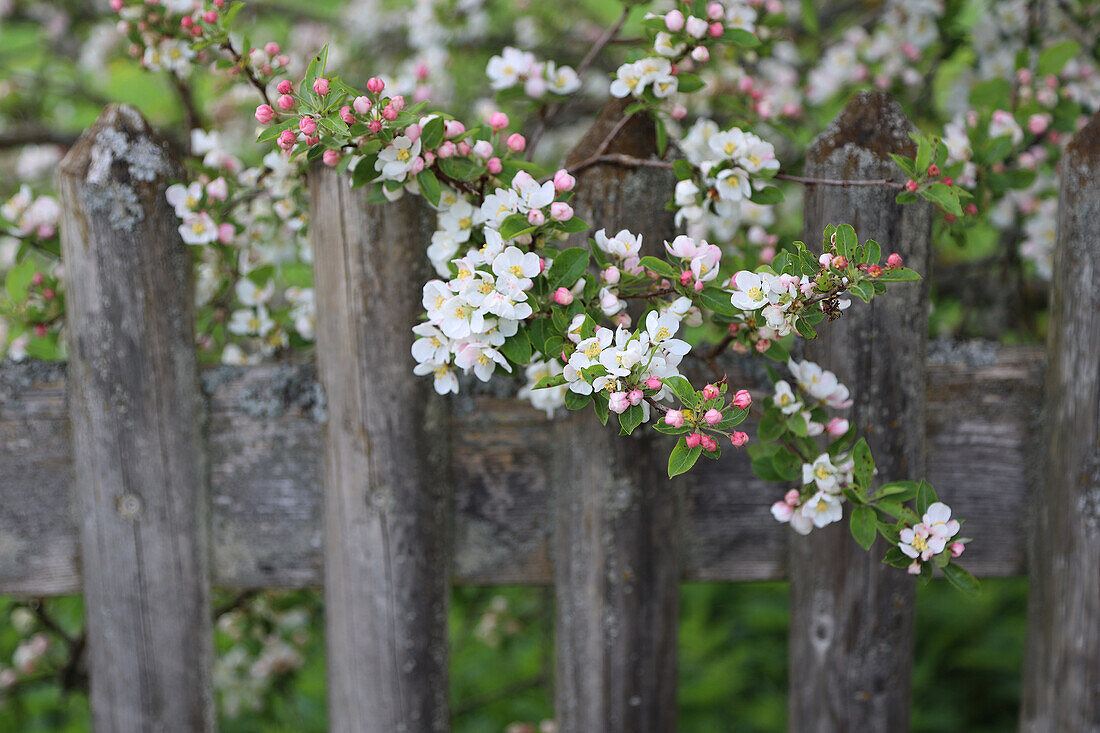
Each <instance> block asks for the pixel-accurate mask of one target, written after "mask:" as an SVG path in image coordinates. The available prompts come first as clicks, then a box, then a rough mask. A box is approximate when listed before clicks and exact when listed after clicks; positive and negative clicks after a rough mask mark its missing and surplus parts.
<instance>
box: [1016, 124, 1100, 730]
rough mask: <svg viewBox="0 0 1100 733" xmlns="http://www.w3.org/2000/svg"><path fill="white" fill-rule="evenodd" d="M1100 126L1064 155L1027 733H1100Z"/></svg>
mask: <svg viewBox="0 0 1100 733" xmlns="http://www.w3.org/2000/svg"><path fill="white" fill-rule="evenodd" d="M1098 222H1100V115H1094V116H1093V118H1092V120H1091V121H1090V122H1089V124H1088V125H1087V126H1086V127H1085V128H1084V129H1082V130H1081V131H1080V132H1079V133H1078V134H1077V136H1076V137H1075V138H1074V139H1073V141H1072V142H1071V143H1070V144H1069V146H1068V147H1067V148H1066V155H1065V158H1063V161H1062V187H1061V192H1060V194H1059V199H1058V239H1057V243H1056V245H1055V252H1054V280H1053V282H1052V284H1051V285H1052V287H1051V301H1050V329H1049V337H1048V342H1047V349H1048V353H1049V354H1050V366H1049V368H1048V369H1047V378H1046V400H1047V416H1046V426H1045V427H1046V430H1045V437H1046V441H1045V442H1046V445H1045V447H1046V455H1045V460H1044V461H1043V467H1044V475H1045V476H1046V484H1045V487H1044V488H1045V490H1044V491H1042V492H1041V493H1040V494H1039V496H1038V500H1037V502H1036V510H1037V511H1036V512H1035V523H1034V526H1033V527H1032V533H1031V543H1030V544H1031V553H1032V567H1033V568H1034V573H1033V575H1032V576H1031V589H1030V593H1029V603H1028V635H1027V650H1026V656H1025V660H1026V662H1025V667H1024V691H1023V699H1022V713H1021V726H1020V727H1021V730H1023V731H1027V733H1053V732H1054V731H1070V730H1073V731H1087V732H1088V733H1097V731H1100V291H1098V290H1097V286H1096V283H1097V279H1098V278H1100V229H1098V228H1097V223H1098Z"/></svg>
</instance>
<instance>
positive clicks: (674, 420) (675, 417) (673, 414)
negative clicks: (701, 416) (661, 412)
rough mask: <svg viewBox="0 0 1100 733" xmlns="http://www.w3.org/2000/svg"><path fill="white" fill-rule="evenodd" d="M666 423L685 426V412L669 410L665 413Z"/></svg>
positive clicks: (678, 426)
mask: <svg viewBox="0 0 1100 733" xmlns="http://www.w3.org/2000/svg"><path fill="white" fill-rule="evenodd" d="M665 425H671V426H672V427H674V428H682V427H684V412H683V410H669V411H668V412H666V413H665Z"/></svg>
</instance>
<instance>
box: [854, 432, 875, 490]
mask: <svg viewBox="0 0 1100 733" xmlns="http://www.w3.org/2000/svg"><path fill="white" fill-rule="evenodd" d="M852 460H853V461H854V462H855V470H854V473H855V477H856V484H857V485H858V486H859V487H860V488H861V489H863V490H864V491H867V490H868V489H870V488H871V476H873V475H874V473H875V459H874V458H873V457H871V448H870V446H868V445H867V441H866V440H864V439H863V438H860V439H859V440H858V441H857V442H856V444H855V446H854V447H853V448H852Z"/></svg>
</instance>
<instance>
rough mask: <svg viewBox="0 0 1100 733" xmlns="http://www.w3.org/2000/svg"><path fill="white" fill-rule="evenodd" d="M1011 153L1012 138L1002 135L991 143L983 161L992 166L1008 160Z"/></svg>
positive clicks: (983, 155) (983, 156)
mask: <svg viewBox="0 0 1100 733" xmlns="http://www.w3.org/2000/svg"><path fill="white" fill-rule="evenodd" d="M1011 152H1012V137H1011V136H1009V135H1001V136H1000V137H995V138H993V139H992V140H990V141H989V147H987V148H986V149H985V151H984V153H983V154H982V159H983V161H984V162H985V164H986V165H992V164H993V163H1000V162H1001V161H1002V160H1004V159H1005V158H1007V157H1008V154H1009V153H1011ZM952 213H954V212H952Z"/></svg>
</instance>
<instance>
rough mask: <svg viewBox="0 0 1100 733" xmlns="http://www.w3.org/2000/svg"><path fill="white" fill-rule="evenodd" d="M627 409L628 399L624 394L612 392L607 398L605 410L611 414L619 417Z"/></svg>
mask: <svg viewBox="0 0 1100 733" xmlns="http://www.w3.org/2000/svg"><path fill="white" fill-rule="evenodd" d="M628 407H630V399H629V398H628V397H627V396H626V392H612V393H611V396H610V397H608V400H607V408H608V409H609V410H611V411H612V412H614V413H617V414H620V415H621V414H622V413H624V412H626V409H627V408H628Z"/></svg>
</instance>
